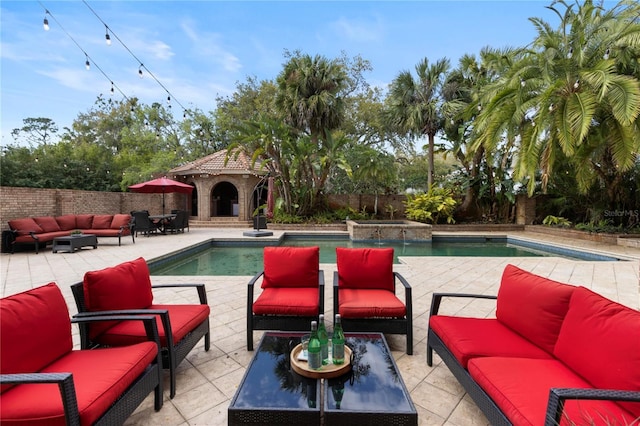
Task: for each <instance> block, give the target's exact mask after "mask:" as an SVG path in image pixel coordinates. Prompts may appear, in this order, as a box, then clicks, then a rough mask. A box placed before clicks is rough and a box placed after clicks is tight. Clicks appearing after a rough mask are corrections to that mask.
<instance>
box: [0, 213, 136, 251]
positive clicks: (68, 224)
mask: <svg viewBox="0 0 640 426" xmlns="http://www.w3.org/2000/svg"><path fill="white" fill-rule="evenodd" d="M9 229H10V230H11V232H12V234H13V236H12V238H11V242H10V247H11V252H12V253H13V252H14V249H15V246H16V245H21V244H22V245H26V244H30V245H35V249H36V253H38V252H39V251H40V248H41V247H45V246H46V245H47V243H49V242H51V241H53V239H54V238H57V237H64V236H68V235H70V234H71V232H72V231H76V230H79V231H81V232H82V233H84V234H93V235H95V236H97V237H114V238H118V245H119V246H120V245H121V244H122V240H121V238H122V237H123V236H127V235H131V239H132V240H133V242H134V243H135V242H136V240H135V236H134V232H133V223H132V220H131V215H128V214H114V215H110V214H96V215H93V214H78V215H73V214H68V215H64V216H55V217H54V216H38V217H26V218H21V219H13V220H10V221H9Z"/></svg>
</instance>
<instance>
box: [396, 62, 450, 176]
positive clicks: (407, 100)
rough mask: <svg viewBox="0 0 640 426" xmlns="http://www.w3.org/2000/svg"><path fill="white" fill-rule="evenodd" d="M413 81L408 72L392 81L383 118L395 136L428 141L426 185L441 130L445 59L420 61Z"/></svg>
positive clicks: (446, 69)
mask: <svg viewBox="0 0 640 426" xmlns="http://www.w3.org/2000/svg"><path fill="white" fill-rule="evenodd" d="M415 69H416V74H417V78H416V79H414V77H413V76H412V75H411V73H410V72H409V71H402V72H401V73H400V74H398V76H397V77H396V78H395V79H394V80H393V82H392V83H391V85H390V88H389V95H388V97H387V102H388V104H387V110H386V116H387V120H388V121H389V123H390V125H391V126H392V127H393V128H395V129H396V130H397V131H398V132H399V133H401V134H405V135H409V136H411V137H414V138H419V137H423V136H427V137H428V139H429V170H428V173H429V176H428V179H427V182H428V186H429V188H431V185H433V176H434V165H433V155H434V150H435V136H436V134H438V132H440V131H441V130H442V129H443V125H444V122H443V115H442V111H441V109H440V108H441V106H442V96H441V93H440V91H441V89H442V86H443V84H444V79H445V76H446V73H447V71H448V70H449V60H448V59H446V58H443V59H440V60H438V61H437V62H436V63H435V64H431V65H430V64H429V60H428V59H427V58H424V59H423V60H421V61H420V62H419V63H418V64H417V65H416V68H415Z"/></svg>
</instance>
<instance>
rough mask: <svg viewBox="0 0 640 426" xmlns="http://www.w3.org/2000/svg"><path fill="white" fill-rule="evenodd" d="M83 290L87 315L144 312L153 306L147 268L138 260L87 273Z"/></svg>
mask: <svg viewBox="0 0 640 426" xmlns="http://www.w3.org/2000/svg"><path fill="white" fill-rule="evenodd" d="M83 289H84V298H85V304H86V307H87V310H89V311H105V310H112V309H144V308H147V307H149V306H151V304H152V303H153V294H152V293H151V278H150V277H149V267H148V266H147V262H146V261H145V260H144V259H143V258H142V257H139V258H138V259H136V260H132V261H130V262H124V263H121V264H119V265H116V266H113V267H110V268H105V269H102V270H99V271H90V272H87V273H86V274H84V282H83Z"/></svg>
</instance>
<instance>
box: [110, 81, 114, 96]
mask: <svg viewBox="0 0 640 426" xmlns="http://www.w3.org/2000/svg"><path fill="white" fill-rule="evenodd" d="M110 91H111V96H113V93H114V90H113V81H112V82H111V90H110Z"/></svg>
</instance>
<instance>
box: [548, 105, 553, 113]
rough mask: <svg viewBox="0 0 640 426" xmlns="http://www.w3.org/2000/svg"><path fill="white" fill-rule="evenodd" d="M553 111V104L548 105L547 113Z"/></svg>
mask: <svg viewBox="0 0 640 426" xmlns="http://www.w3.org/2000/svg"><path fill="white" fill-rule="evenodd" d="M551 111H553V104H551V105H549V112H551Z"/></svg>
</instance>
